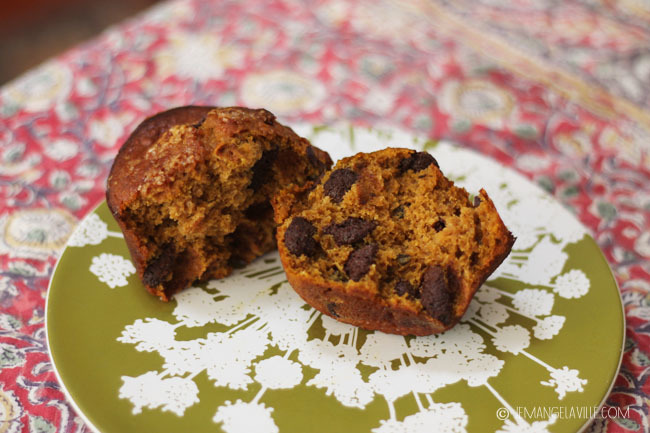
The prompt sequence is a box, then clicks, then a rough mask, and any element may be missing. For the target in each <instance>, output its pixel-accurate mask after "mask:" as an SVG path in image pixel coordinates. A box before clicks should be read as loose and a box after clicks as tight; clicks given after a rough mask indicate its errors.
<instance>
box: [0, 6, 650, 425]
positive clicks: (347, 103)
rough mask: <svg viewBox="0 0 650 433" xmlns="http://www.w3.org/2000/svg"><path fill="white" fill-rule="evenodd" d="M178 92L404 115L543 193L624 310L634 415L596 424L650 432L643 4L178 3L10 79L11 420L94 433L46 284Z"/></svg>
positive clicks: (611, 400) (1, 105)
mask: <svg viewBox="0 0 650 433" xmlns="http://www.w3.org/2000/svg"><path fill="white" fill-rule="evenodd" d="M184 104H209V105H222V106H226V105H245V106H254V107H265V108H267V109H269V110H270V111H272V112H274V113H275V114H276V115H277V116H278V117H279V118H280V119H281V120H282V121H283V122H285V123H288V124H293V123H302V122H311V123H329V122H334V121H337V120H341V119H343V120H346V121H349V122H352V123H354V124H358V125H378V124H381V125H392V126H398V127H401V128H405V129H407V130H410V131H412V132H413V133H416V134H419V135H422V136H427V137H430V138H432V139H447V140H451V141H453V142H455V143H458V144H459V145H462V146H466V147H468V148H472V149H475V150H477V151H478V152H480V153H482V154H485V155H488V156H490V157H492V158H494V159H496V160H498V161H500V162H501V163H503V164H505V165H507V166H510V167H513V168H514V169H516V170H518V171H519V172H521V173H522V174H524V175H525V176H527V177H528V178H529V179H531V180H533V181H534V182H536V183H537V184H539V185H541V186H542V187H543V188H545V189H546V190H547V191H548V192H550V193H551V194H553V195H554V196H555V197H556V198H557V200H559V201H560V202H562V203H563V204H564V206H566V207H567V208H568V209H570V210H571V211H572V212H573V213H575V215H576V216H577V217H578V218H579V219H580V221H581V222H582V223H583V224H584V225H585V226H586V227H587V228H588V229H589V231H590V232H591V233H592V235H593V237H594V238H595V239H596V241H597V242H598V244H599V245H600V247H601V249H602V250H603V252H604V254H605V256H606V258H607V260H608V262H609V263H610V265H611V267H612V269H613V271H614V274H615V276H616V279H617V281H618V284H619V287H620V290H621V295H622V299H623V302H624V305H625V312H626V318H627V337H626V343H625V352H624V356H623V364H622V368H621V371H620V374H619V376H618V378H617V380H616V383H615V385H614V388H613V391H612V393H611V395H610V396H609V397H608V398H607V401H606V404H607V405H609V406H612V407H622V408H629V409H630V411H629V417H627V418H622V417H619V418H614V419H610V418H607V419H598V420H596V421H595V422H594V423H593V424H592V426H591V427H590V429H591V430H593V431H607V432H621V431H625V432H628V431H648V429H649V428H650V422H649V419H648V401H649V400H648V396H649V394H650V387H649V386H648V384H647V382H646V380H647V376H648V371H649V370H648V366H650V296H648V293H649V291H650V264H649V263H650V261H649V259H650V3H648V2H647V1H645V2H644V1H642V0H570V1H559V0H549V1H539V0H517V1H504V0H478V1H469V0H456V1H445V0H438V1H425V0H409V1H403V2H397V1H389V0H362V1H356V2H348V1H337V0H334V1H333V0H249V1H245V2H244V1H232V0H215V1H192V0H190V1H186V0H180V1H172V2H167V3H162V4H160V5H158V6H156V7H154V8H153V9H150V10H148V11H146V12H145V13H143V14H141V15H138V16H136V17H134V18H132V19H130V20H128V21H126V22H124V23H122V24H120V25H117V26H115V27H113V28H110V29H108V30H107V31H105V32H104V33H103V34H101V35H100V36H99V37H97V38H96V39H94V40H91V41H89V42H87V43H84V44H82V45H80V46H78V47H75V48H74V49H72V50H70V51H68V52H66V53H64V54H62V55H60V56H58V57H56V58H54V59H52V60H50V61H48V62H46V63H44V64H43V65H41V66H39V67H38V68H36V69H34V70H32V71H29V72H27V73H26V74H24V75H23V76H21V77H19V78H18V79H16V80H14V81H13V82H10V83H8V84H7V85H5V86H4V87H2V88H1V89H0V368H1V371H0V403H1V404H0V412H1V413H2V416H1V417H0V432H12V433H13V432H28V431H34V432H54V431H60V432H71V431H78V432H84V431H89V429H88V427H86V426H84V424H83V422H82V420H81V419H80V418H79V416H78V415H77V414H76V413H75V412H74V410H73V409H72V407H71V406H70V404H69V403H67V402H66V399H65V397H64V395H63V391H62V388H61V385H60V384H59V383H57V380H56V378H55V374H54V372H53V370H52V365H51V363H50V360H49V357H48V352H47V345H46V341H45V331H44V327H43V326H44V304H45V298H46V295H47V287H48V281H49V277H50V275H51V273H52V270H53V267H54V265H55V263H56V260H57V256H58V255H59V253H60V252H61V250H62V247H63V246H64V244H65V242H66V239H67V237H68V236H69V234H70V233H71V231H72V230H73V229H74V227H75V225H76V223H77V222H78V221H79V220H80V219H81V218H82V217H83V216H84V215H85V214H86V213H88V212H89V211H90V210H91V209H93V207H94V206H96V205H97V203H99V202H100V201H101V200H102V199H103V198H104V192H105V181H106V176H107V173H108V170H109V168H110V164H111V161H112V159H113V157H114V156H115V154H116V152H117V149H118V148H119V146H120V145H121V143H122V142H123V141H124V139H125V138H126V137H127V136H128V134H129V132H130V131H131V130H132V129H133V128H134V127H135V126H136V125H137V124H138V123H139V122H140V121H141V120H142V119H144V118H145V117H146V116H147V115H151V114H153V113H156V112H158V111H160V110H164V109H166V108H169V107H173V106H178V105H184ZM603 308H607V306H603ZM603 344H607V343H606V342H603Z"/></svg>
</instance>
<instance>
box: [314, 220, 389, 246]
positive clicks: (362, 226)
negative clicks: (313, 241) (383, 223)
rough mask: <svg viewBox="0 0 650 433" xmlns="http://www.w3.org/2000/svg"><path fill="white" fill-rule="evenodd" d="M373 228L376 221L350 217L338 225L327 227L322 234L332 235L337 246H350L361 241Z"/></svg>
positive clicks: (375, 225)
mask: <svg viewBox="0 0 650 433" xmlns="http://www.w3.org/2000/svg"><path fill="white" fill-rule="evenodd" d="M375 227H377V221H366V220H364V219H362V218H355V217H351V218H348V219H346V220H345V221H343V222H342V223H340V224H330V225H328V226H327V227H325V229H324V230H323V233H325V234H328V235H332V236H333V237H334V242H336V244H337V245H351V244H354V243H356V242H359V241H362V240H363V238H365V237H366V236H367V235H368V234H369V233H370V232H371V231H373V229H374V228H375Z"/></svg>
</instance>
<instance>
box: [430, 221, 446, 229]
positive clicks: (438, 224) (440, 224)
mask: <svg viewBox="0 0 650 433" xmlns="http://www.w3.org/2000/svg"><path fill="white" fill-rule="evenodd" d="M446 226H447V224H446V223H445V220H443V219H439V220H438V221H436V222H435V223H433V229H434V230H435V231H436V232H439V231H440V230H442V229H444V228H445V227H446Z"/></svg>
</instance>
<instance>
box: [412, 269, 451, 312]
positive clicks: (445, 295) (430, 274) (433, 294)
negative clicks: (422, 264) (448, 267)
mask: <svg viewBox="0 0 650 433" xmlns="http://www.w3.org/2000/svg"><path fill="white" fill-rule="evenodd" d="M450 280H451V279H450V275H449V273H448V272H445V270H444V269H443V268H442V267H440V266H429V267H428V268H427V270H426V271H425V272H424V274H422V282H421V283H420V293H421V294H422V295H421V296H422V306H423V307H424V309H425V310H426V312H427V313H429V315H430V316H431V317H433V318H434V319H438V320H440V321H441V322H442V323H444V324H449V323H450V320H451V315H452V307H453V303H454V293H453V290H452V287H450V286H452V284H450V283H452V281H450ZM454 281H455V280H454Z"/></svg>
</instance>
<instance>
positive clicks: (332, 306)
mask: <svg viewBox="0 0 650 433" xmlns="http://www.w3.org/2000/svg"><path fill="white" fill-rule="evenodd" d="M327 311H328V312H329V313H330V314H331V315H332V316H334V317H337V318H338V317H339V314H338V313H337V312H336V304H335V303H334V302H330V303H328V304H327Z"/></svg>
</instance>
